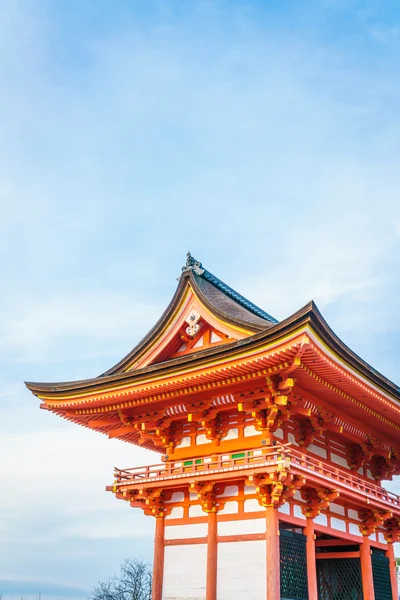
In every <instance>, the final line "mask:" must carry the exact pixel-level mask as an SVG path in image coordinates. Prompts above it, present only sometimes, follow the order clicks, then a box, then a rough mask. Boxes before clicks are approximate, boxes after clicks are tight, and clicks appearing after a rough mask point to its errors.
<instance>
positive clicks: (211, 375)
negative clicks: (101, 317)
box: [44, 333, 400, 450]
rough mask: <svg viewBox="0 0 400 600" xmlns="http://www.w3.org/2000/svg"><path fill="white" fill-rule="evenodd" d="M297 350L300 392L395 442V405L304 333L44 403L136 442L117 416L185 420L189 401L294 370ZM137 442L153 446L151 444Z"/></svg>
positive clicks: (398, 421) (399, 418)
mask: <svg viewBox="0 0 400 600" xmlns="http://www.w3.org/2000/svg"><path fill="white" fill-rule="evenodd" d="M299 353H301V359H300V364H299V365H298V366H296V368H295V369H294V370H292V371H291V376H293V377H294V379H295V381H296V387H295V389H297V390H299V391H298V393H299V394H303V395H305V394H306V393H309V394H311V395H312V396H313V397H314V398H316V399H318V398H319V399H321V401H323V402H325V403H327V405H329V406H331V407H332V409H338V410H340V412H341V413H342V415H343V417H342V419H341V422H342V423H343V426H346V425H348V424H349V423H351V424H352V425H351V428H352V429H354V430H355V429H357V424H360V427H358V429H359V430H361V429H363V427H365V428H366V429H367V430H368V431H375V432H376V433H377V434H381V435H384V436H386V437H388V438H390V440H391V442H392V443H393V444H394V445H396V444H398V439H399V432H400V406H398V405H397V404H396V403H395V402H393V401H391V400H390V399H388V398H386V397H384V396H383V395H380V394H379V393H378V392H377V391H376V390H375V389H374V388H373V387H370V386H368V385H367V384H366V383H365V382H363V381H361V380H359V379H357V378H356V377H355V376H354V375H353V374H352V373H349V372H348V371H346V370H344V368H343V367H342V366H338V365H337V364H336V363H335V362H334V361H333V360H332V359H331V358H330V357H327V356H326V355H324V354H323V353H322V351H321V349H320V348H319V347H318V346H317V345H316V344H315V342H313V341H312V340H311V339H310V338H308V337H307V336H306V335H305V334H304V333H303V334H301V335H299V336H298V337H297V339H293V340H291V341H290V342H287V343H286V344H285V345H281V347H277V348H274V349H270V350H269V351H267V352H265V353H264V355H259V356H253V357H252V358H251V359H249V360H247V361H244V360H243V361H241V362H236V363H232V364H230V365H229V366H225V367H221V366H219V367H214V368H209V369H207V370H203V372H194V373H192V375H191V377H188V376H185V377H175V378H173V379H169V380H168V381H165V382H163V383H161V382H159V383H158V384H150V385H149V386H147V387H143V386H136V387H132V388H131V389H124V390H122V391H119V392H115V393H111V394H106V395H98V396H91V397H90V398H82V399H75V400H73V399H69V400H59V399H56V398H54V399H47V400H46V402H45V405H44V407H46V408H47V409H48V410H51V411H52V412H55V413H56V414H58V415H60V416H63V417H64V418H67V419H68V420H70V421H73V422H75V423H78V424H80V425H83V426H86V427H90V428H91V429H95V430H97V431H101V432H103V433H107V434H110V435H112V437H114V435H113V433H112V432H113V431H114V430H121V435H117V436H115V437H119V438H120V439H123V440H124V441H128V442H130V443H134V444H137V443H138V442H139V437H140V435H139V433H137V431H130V432H128V433H127V432H126V431H125V433H122V431H123V428H124V420H121V414H124V415H125V419H126V416H128V417H129V420H130V421H132V422H134V421H140V420H143V419H145V418H146V413H148V412H149V411H153V412H154V411H156V412H157V414H158V417H159V418H160V419H165V418H169V417H170V416H171V411H175V412H176V414H177V415H180V417H179V418H183V419H185V418H187V413H188V412H190V410H191V408H190V407H192V406H193V403H198V402H202V401H203V400H205V399H208V401H210V400H214V399H218V398H221V397H223V396H224V395H225V396H227V395H229V394H233V396H234V397H236V398H237V397H240V394H241V393H243V392H246V391H248V390H251V389H254V388H262V387H263V385H264V386H265V380H266V377H275V376H277V375H281V374H284V373H285V372H288V370H290V369H293V365H294V361H295V359H296V357H298V356H299ZM221 410H223V408H221ZM104 419H106V420H107V419H109V424H106V425H104ZM96 420H99V421H102V425H101V426H100V427H96ZM366 435H367V434H364V436H366ZM142 445H143V446H144V447H147V448H149V449H156V448H154V444H152V443H151V442H146V443H144V444H142ZM157 450H160V449H159V448H157Z"/></svg>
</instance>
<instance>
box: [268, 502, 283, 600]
mask: <svg viewBox="0 0 400 600" xmlns="http://www.w3.org/2000/svg"><path fill="white" fill-rule="evenodd" d="M265 517H266V529H267V530H266V534H265V538H266V543H267V600H280V597H281V578H280V562H279V560H280V559H279V516H278V511H277V510H276V508H274V507H273V506H267V508H266V514H265Z"/></svg>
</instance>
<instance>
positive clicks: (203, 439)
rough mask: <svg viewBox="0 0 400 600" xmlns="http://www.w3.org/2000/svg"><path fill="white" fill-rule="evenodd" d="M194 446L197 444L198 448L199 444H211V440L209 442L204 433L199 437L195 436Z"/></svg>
mask: <svg viewBox="0 0 400 600" xmlns="http://www.w3.org/2000/svg"><path fill="white" fill-rule="evenodd" d="M196 444H197V445H198V446H200V445H201V444H211V440H209V439H208V438H207V437H206V434H205V433H199V435H198V436H196Z"/></svg>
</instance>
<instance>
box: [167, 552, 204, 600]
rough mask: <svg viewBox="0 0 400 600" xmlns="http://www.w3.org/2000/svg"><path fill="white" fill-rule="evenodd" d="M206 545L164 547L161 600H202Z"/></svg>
mask: <svg viewBox="0 0 400 600" xmlns="http://www.w3.org/2000/svg"><path fill="white" fill-rule="evenodd" d="M206 570H207V545H206V544H188V545H185V546H166V547H165V558H164V580H163V600H204V599H205V597H206Z"/></svg>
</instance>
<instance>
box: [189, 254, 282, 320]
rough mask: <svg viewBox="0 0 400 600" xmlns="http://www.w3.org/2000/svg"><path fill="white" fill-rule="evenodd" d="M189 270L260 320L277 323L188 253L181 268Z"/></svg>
mask: <svg viewBox="0 0 400 600" xmlns="http://www.w3.org/2000/svg"><path fill="white" fill-rule="evenodd" d="M189 270H190V271H194V273H196V275H198V276H199V277H202V278H203V279H205V280H206V281H208V282H209V283H211V284H212V285H213V286H215V287H216V288H217V289H219V290H220V291H221V292H223V293H224V294H225V295H226V296H228V297H229V298H231V299H232V300H234V301H235V302H237V303H238V304H240V305H241V306H243V308H246V309H247V310H249V311H250V312H252V313H253V314H254V315H256V316H257V317H260V318H261V319H264V320H266V321H269V322H270V323H273V324H274V325H276V324H277V323H279V321H278V320H277V319H275V318H274V317H272V316H271V315H270V314H268V313H267V312H266V311H265V310H263V309H262V308H260V307H259V306H257V305H256V304H254V302H251V301H250V300H247V298H245V297H244V296H242V294H239V292H237V291H236V290H234V289H233V288H231V287H230V286H229V285H227V284H226V283H224V282H223V281H221V279H219V278H218V277H216V276H215V275H213V274H212V273H210V271H207V269H205V268H204V267H203V265H202V263H201V262H200V261H198V260H196V259H195V258H194V257H193V256H192V255H191V254H190V252H188V253H187V258H186V264H185V266H184V267H183V268H182V271H189Z"/></svg>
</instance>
